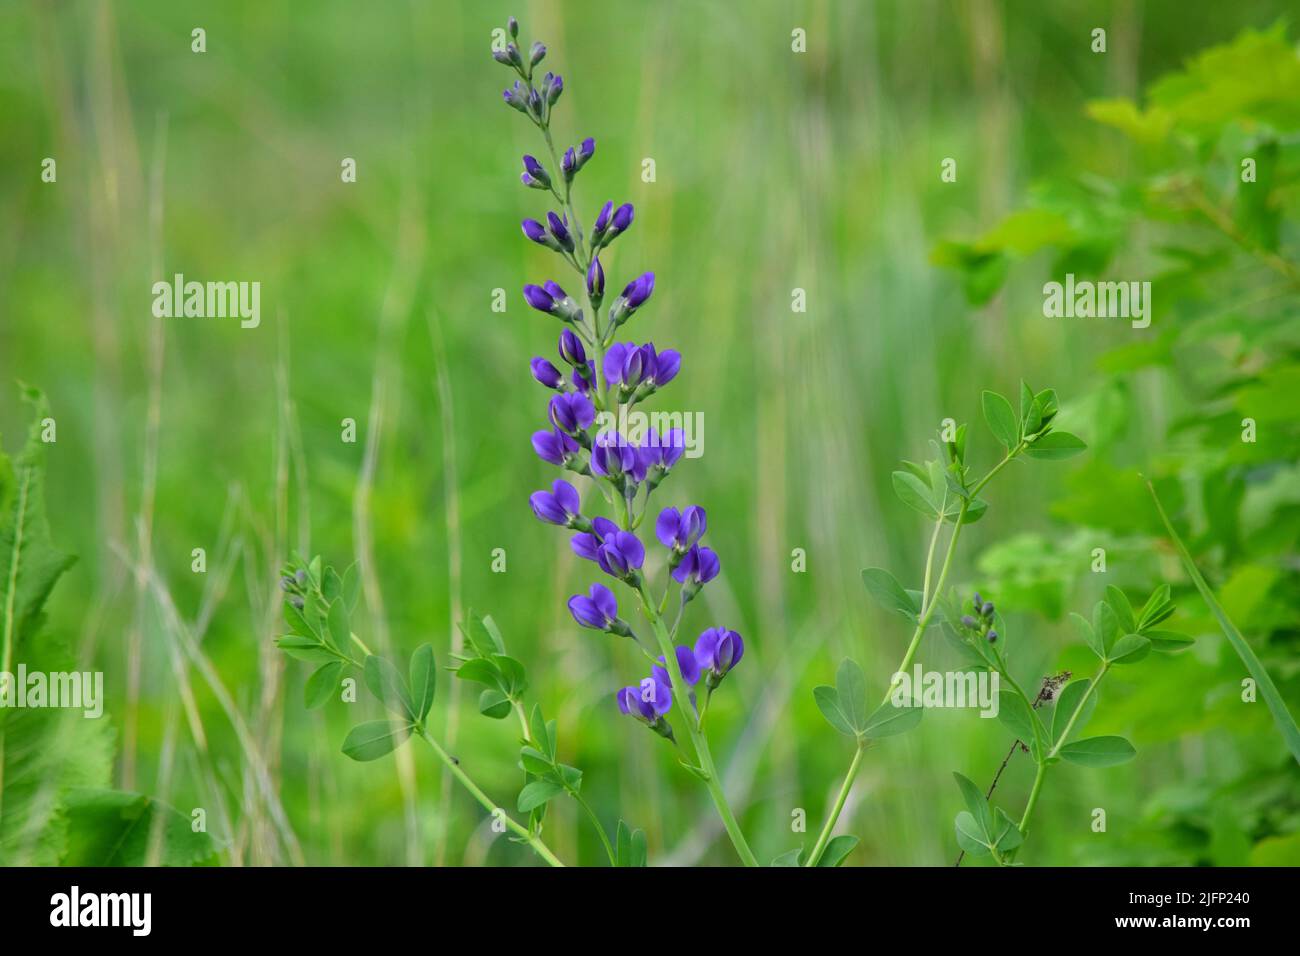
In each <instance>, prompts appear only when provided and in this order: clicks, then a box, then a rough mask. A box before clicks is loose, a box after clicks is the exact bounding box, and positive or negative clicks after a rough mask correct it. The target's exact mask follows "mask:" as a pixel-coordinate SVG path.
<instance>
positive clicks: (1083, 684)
mask: <svg viewBox="0 0 1300 956" xmlns="http://www.w3.org/2000/svg"><path fill="white" fill-rule="evenodd" d="M1091 686H1092V681H1090V680H1076V681H1072V682H1070V683H1069V684H1067V685H1066V687H1065V690H1063V691H1061V693H1060V696H1059V697H1057V698H1056V710H1055V711H1054V712H1053V713H1052V743H1053V744H1054V745H1055V744H1059V743H1060V742H1061V735H1062V734H1063V733H1065V725H1066V724H1067V723H1069V722H1070V717H1071V715H1073V714H1074V711H1075V709H1076V708H1078V707H1079V706H1080V701H1082V700H1083V695H1084V694H1088V700H1087V702H1086V703H1084V704H1083V705H1082V707H1083V709H1082V710H1080V711H1079V716H1078V717H1077V718H1076V719H1075V721H1074V726H1073V727H1071V728H1070V735H1071V736H1075V735H1077V734H1078V733H1079V731H1081V730H1083V728H1084V727H1085V726H1087V723H1088V719H1089V718H1090V717H1092V711H1093V708H1095V707H1096V706H1097V692H1096V690H1093V691H1092V693H1088V689H1089V688H1090V687H1091Z"/></svg>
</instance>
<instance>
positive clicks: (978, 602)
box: [975, 591, 984, 611]
mask: <svg viewBox="0 0 1300 956" xmlns="http://www.w3.org/2000/svg"><path fill="white" fill-rule="evenodd" d="M983 604H984V599H983V598H982V597H980V593H979V591H976V592H975V610H977V611H978V610H979V609H980V607H982V606H983Z"/></svg>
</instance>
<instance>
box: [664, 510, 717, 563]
mask: <svg viewBox="0 0 1300 956" xmlns="http://www.w3.org/2000/svg"><path fill="white" fill-rule="evenodd" d="M708 524H709V522H708V516H707V515H706V514H705V513H704V509H703V508H701V507H700V506H699V505H691V506H690V507H689V508H687V509H685V510H684V511H681V512H678V510H677V509H676V508H665V509H664V510H663V511H661V512H659V520H658V521H656V522H655V536H656V537H658V539H659V543H660V544H662V545H663V546H664V547H665V548H671V549H673V550H674V551H677V552H679V553H683V554H684V553H685V552H687V551H689V550H690V549H691V548H693V547H695V545H696V544H697V543H698V542H699V540H700V538H702V537H703V536H704V530H705V528H707V527H708Z"/></svg>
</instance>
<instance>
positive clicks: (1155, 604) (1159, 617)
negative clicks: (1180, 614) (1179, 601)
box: [1138, 584, 1174, 631]
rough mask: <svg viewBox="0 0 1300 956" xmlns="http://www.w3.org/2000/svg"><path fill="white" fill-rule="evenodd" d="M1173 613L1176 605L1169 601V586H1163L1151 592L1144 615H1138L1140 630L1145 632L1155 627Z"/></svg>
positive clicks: (1143, 610) (1143, 607)
mask: <svg viewBox="0 0 1300 956" xmlns="http://www.w3.org/2000/svg"><path fill="white" fill-rule="evenodd" d="M1173 613H1174V605H1173V602H1172V601H1170V600H1169V585H1167V584H1162V585H1160V586H1159V587H1158V588H1156V589H1155V590H1154V591H1152V592H1151V596H1150V597H1149V598H1147V603H1146V604H1145V605H1143V606H1142V613H1141V614H1140V615H1138V630H1139V631H1145V630H1146V629H1147V628H1149V627H1155V626H1156V625H1157V624H1159V623H1160V622H1161V621H1163V620H1164V619H1165V618H1167V617H1169V616H1170V615H1171V614H1173Z"/></svg>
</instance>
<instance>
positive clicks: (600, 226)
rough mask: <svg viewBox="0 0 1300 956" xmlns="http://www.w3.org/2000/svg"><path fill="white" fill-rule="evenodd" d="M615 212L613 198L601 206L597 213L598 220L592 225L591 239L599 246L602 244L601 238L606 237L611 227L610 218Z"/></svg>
mask: <svg viewBox="0 0 1300 956" xmlns="http://www.w3.org/2000/svg"><path fill="white" fill-rule="evenodd" d="M613 212H614V200H612V199H611V200H610V201H609V202H607V203H605V205H603V206H601V207H600V212H599V213H597V215H596V222H595V224H594V225H593V226H592V227H591V241H592V243H593V244H594V245H595V246H597V247H599V246H600V245H601V241H600V240H601V239H602V238H604V235H605V232H606V230H608V229H609V218H610V215H611V214H612V213H613Z"/></svg>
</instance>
